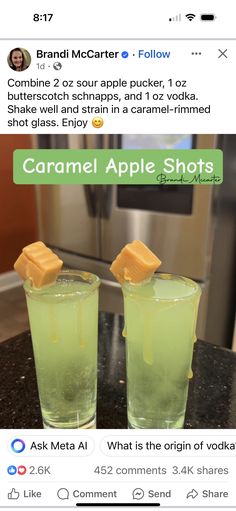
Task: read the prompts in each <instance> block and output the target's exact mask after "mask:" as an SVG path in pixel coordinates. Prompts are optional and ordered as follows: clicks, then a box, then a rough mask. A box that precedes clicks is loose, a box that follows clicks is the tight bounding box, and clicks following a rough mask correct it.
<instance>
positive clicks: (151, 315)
mask: <svg viewBox="0 0 236 511" xmlns="http://www.w3.org/2000/svg"><path fill="white" fill-rule="evenodd" d="M122 291H123V296H124V311H125V328H124V336H125V337H126V371H127V407H128V425H129V428H154V429H156V428H160V429H161V428H166V429H172V428H173V429H174V428H182V427H183V424H184V417H185V410H186V403H187V396H188V385H189V379H190V378H191V377H192V370H191V363H192V354H193V344H194V341H195V340H196V335H195V328H196V322H197V313H198V305H199V300H200V295H201V288H200V287H199V285H198V284H197V283H196V282H194V281H192V280H190V279H188V278H185V277H180V276H176V275H170V274H162V273H157V274H154V276H153V277H152V279H151V280H150V281H149V282H144V283H141V284H129V283H125V284H124V285H123V286H122Z"/></svg>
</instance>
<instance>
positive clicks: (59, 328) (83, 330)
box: [24, 270, 100, 428]
mask: <svg viewBox="0 0 236 511" xmlns="http://www.w3.org/2000/svg"><path fill="white" fill-rule="evenodd" d="M99 284H100V280H99V278H98V277H97V276H96V275H93V274H91V273H88V272H83V271H77V270H64V271H62V272H61V273H60V274H59V275H58V278H57V280H56V282H55V284H52V285H50V286H48V287H45V288H42V289H35V288H33V287H32V285H31V282H30V281H29V280H28V281H26V282H25V284H24V289H25V293H26V300H27V307H28V314H29V321H30V330H31V336H32V342H33V351H34V358H35V366H36V376H37V384H38V390H39V398H40V405H41V411H42V417H43V424H44V427H45V428H92V427H95V424H96V391H97V334H98V287H99Z"/></svg>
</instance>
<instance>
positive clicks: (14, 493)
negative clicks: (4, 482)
mask: <svg viewBox="0 0 236 511" xmlns="http://www.w3.org/2000/svg"><path fill="white" fill-rule="evenodd" d="M19 496H20V493H19V492H18V491H16V490H15V488H12V489H11V491H10V493H8V494H7V498H8V499H14V500H17V499H19Z"/></svg>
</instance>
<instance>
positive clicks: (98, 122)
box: [92, 117, 104, 128]
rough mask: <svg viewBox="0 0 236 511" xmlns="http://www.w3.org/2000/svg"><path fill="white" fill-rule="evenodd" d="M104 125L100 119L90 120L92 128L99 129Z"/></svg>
mask: <svg viewBox="0 0 236 511" xmlns="http://www.w3.org/2000/svg"><path fill="white" fill-rule="evenodd" d="M103 124H104V121H103V119H102V118H101V117H94V118H93V119H92V125H93V127H94V128H101V127H102V126H103Z"/></svg>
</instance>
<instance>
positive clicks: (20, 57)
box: [7, 47, 31, 71]
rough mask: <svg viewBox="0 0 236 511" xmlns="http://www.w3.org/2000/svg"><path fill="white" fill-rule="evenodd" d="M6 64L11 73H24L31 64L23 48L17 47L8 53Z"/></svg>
mask: <svg viewBox="0 0 236 511" xmlns="http://www.w3.org/2000/svg"><path fill="white" fill-rule="evenodd" d="M7 62H8V65H9V67H10V68H11V69H13V71H25V70H26V69H28V67H29V66H30V64H31V56H30V53H29V52H28V51H27V50H25V48H19V47H17V48H13V49H12V50H11V51H10V53H9V55H8V57H7Z"/></svg>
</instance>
